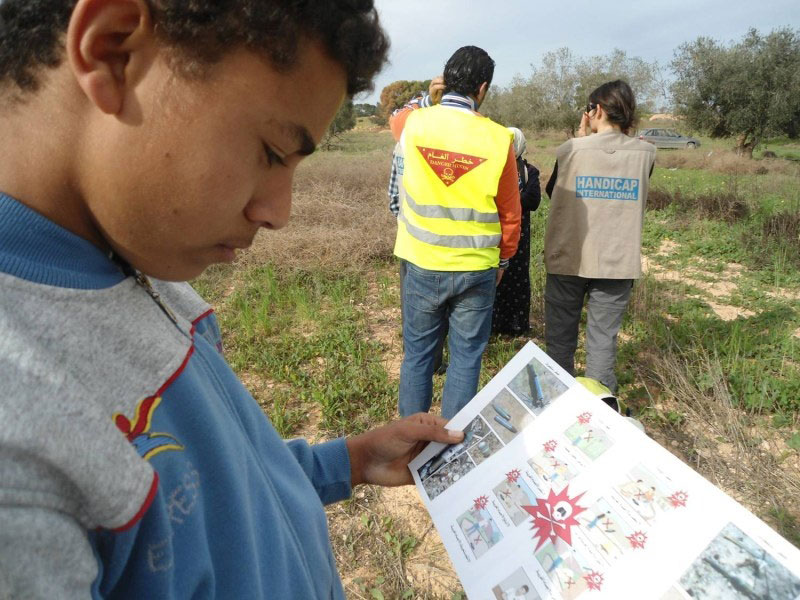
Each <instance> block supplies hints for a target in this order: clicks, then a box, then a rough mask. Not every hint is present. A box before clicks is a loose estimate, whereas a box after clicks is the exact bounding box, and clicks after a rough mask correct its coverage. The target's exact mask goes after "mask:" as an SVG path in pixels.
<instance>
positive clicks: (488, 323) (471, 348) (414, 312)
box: [399, 263, 497, 419]
mask: <svg viewBox="0 0 800 600" xmlns="http://www.w3.org/2000/svg"><path fill="white" fill-rule="evenodd" d="M496 276H497V269H486V270H485V271H428V270H426V269H420V268H419V267H417V266H416V265H414V264H412V263H408V265H407V271H406V276H405V279H404V281H403V347H404V354H403V365H402V367H401V368H400V401H399V410H400V415H401V416H403V417H405V416H407V415H411V414H414V413H416V412H427V411H428V410H429V409H430V407H431V399H432V396H433V363H434V358H435V355H436V345H437V343H438V342H439V340H440V339H441V336H442V330H443V328H444V327H445V325H446V324H447V323H449V325H450V332H449V341H448V349H449V350H450V365H449V366H448V367H447V377H446V379H445V384H444V394H443V397H442V415H443V416H444V417H445V418H448V419H449V418H451V417H452V416H453V415H455V414H456V413H457V412H458V411H459V410H461V408H462V407H463V406H464V405H465V404H466V403H467V402H469V401H470V400H471V399H472V397H473V396H474V395H475V393H476V392H477V391H478V377H479V376H480V370H481V358H482V356H483V351H484V350H485V349H486V344H487V343H488V342H489V333H490V331H491V329H492V307H493V304H494V294H495V279H496Z"/></svg>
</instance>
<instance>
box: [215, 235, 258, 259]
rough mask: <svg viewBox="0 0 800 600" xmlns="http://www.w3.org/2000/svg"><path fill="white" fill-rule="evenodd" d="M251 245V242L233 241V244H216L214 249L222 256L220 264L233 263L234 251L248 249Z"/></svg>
mask: <svg viewBox="0 0 800 600" xmlns="http://www.w3.org/2000/svg"><path fill="white" fill-rule="evenodd" d="M252 243H253V241H252V240H250V241H248V242H245V241H234V242H223V243H221V244H217V245H216V246H215V248H216V249H217V250H219V252H220V254H221V255H222V262H233V260H235V259H236V251H237V250H246V249H247V248H249V247H250V245H251V244H252Z"/></svg>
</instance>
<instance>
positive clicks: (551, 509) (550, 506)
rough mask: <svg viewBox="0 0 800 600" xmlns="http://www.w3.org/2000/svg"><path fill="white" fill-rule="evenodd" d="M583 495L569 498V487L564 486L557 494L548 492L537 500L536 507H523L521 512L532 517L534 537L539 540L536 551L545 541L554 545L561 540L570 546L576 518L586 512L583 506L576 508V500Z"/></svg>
mask: <svg viewBox="0 0 800 600" xmlns="http://www.w3.org/2000/svg"><path fill="white" fill-rule="evenodd" d="M581 496H583V493H581V494H579V495H577V496H575V497H574V498H570V497H569V486H566V487H565V488H564V489H563V490H561V491H560V492H559V493H558V494H555V493H553V490H552V489H551V490H550V494H549V495H548V496H547V499H545V498H537V499H536V506H523V507H522V508H523V510H525V512H527V513H528V514H529V515H531V516H532V517H533V526H532V527H531V529H532V530H533V531H534V534H533V535H534V537H537V538H539V542H538V544H537V545H536V550H538V549H539V548H541V547H542V545H544V543H545V542H546V541H547V540H550V541H552V542H553V543H555V541H556V538H561V539H562V540H564V541H565V542H566V543H567V544H568V545H570V546H571V545H572V528H573V527H577V526H578V519H576V518H575V517H577V516H578V515H579V514H581V513H582V512H583V511H585V510H586V508H585V507H583V506H578V500H580V499H581Z"/></svg>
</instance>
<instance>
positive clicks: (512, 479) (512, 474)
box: [506, 469, 520, 483]
mask: <svg viewBox="0 0 800 600" xmlns="http://www.w3.org/2000/svg"><path fill="white" fill-rule="evenodd" d="M519 476H520V472H519V469H511V470H510V471H509V472H508V473H506V479H508V482H509V483H516V481H517V479H519Z"/></svg>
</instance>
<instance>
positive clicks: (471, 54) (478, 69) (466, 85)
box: [444, 46, 494, 96]
mask: <svg viewBox="0 0 800 600" xmlns="http://www.w3.org/2000/svg"><path fill="white" fill-rule="evenodd" d="M493 76H494V61H493V60H492V57H491V56H489V55H488V54H487V53H486V50H484V49H483V48H478V47H477V46H463V47H462V48H459V49H458V50H456V51H455V52H454V53H453V56H451V57H450V58H449V60H448V61H447V64H446V65H445V66H444V87H445V90H446V91H448V92H456V93H459V94H463V95H464V96H469V95H472V96H474V95H476V94H477V93H478V91H479V90H480V88H481V84H482V83H484V82H485V83H487V84H491V83H492V77H493Z"/></svg>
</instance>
